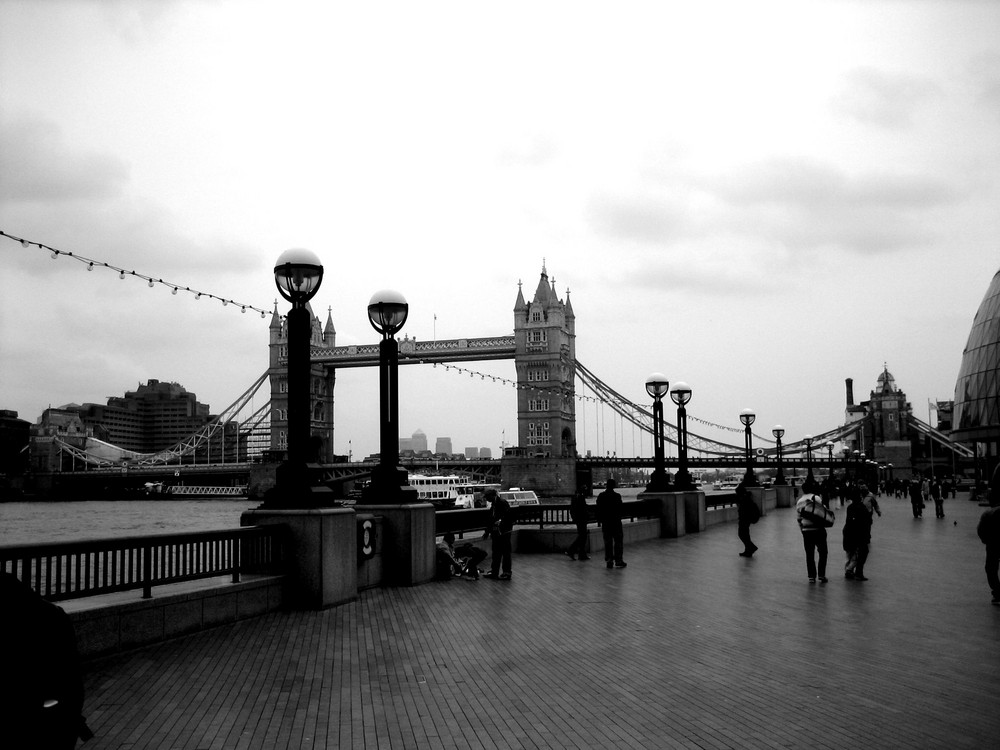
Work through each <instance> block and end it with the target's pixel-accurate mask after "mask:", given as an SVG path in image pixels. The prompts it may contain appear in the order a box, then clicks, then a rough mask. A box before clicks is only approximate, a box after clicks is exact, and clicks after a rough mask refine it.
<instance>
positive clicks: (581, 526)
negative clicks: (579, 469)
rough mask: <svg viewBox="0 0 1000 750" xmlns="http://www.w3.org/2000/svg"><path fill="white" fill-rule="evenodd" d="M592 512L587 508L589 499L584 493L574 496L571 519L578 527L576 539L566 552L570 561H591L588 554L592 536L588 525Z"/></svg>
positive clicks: (570, 508)
mask: <svg viewBox="0 0 1000 750" xmlns="http://www.w3.org/2000/svg"><path fill="white" fill-rule="evenodd" d="M589 516H590V510H589V509H588V507H587V497H586V495H584V494H583V492H582V491H581V492H577V493H576V494H575V495H573V499H572V500H571V501H570V504H569V517H570V518H571V519H572V520H573V523H574V524H575V525H576V539H574V540H573V543H572V544H571V545H569V549H568V550H566V554H567V555H569V559H570V560H576V559H578V558H579V559H580V560H589V559H590V555H588V554H587V542H588V541H589V537H590V534H589V533H588V531H587V523H588V522H589V520H590V518H589Z"/></svg>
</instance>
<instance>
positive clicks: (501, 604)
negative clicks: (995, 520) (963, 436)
mask: <svg viewBox="0 0 1000 750" xmlns="http://www.w3.org/2000/svg"><path fill="white" fill-rule="evenodd" d="M882 508H883V513H884V515H883V517H882V518H876V520H875V525H874V529H873V544H872V554H871V558H870V561H869V564H868V567H867V571H866V572H867V574H868V575H869V576H870V578H871V580H870V581H868V582H864V583H862V582H854V581H847V580H845V579H844V578H843V573H842V561H843V553H842V551H841V549H840V530H841V524H842V522H843V518H844V512H843V509H839V508H838V509H837V510H838V513H837V516H838V517H837V525H836V526H835V527H834V529H832V530H831V537H830V539H831V545H830V546H831V565H830V570H829V575H830V582H829V583H828V584H825V585H823V584H810V583H808V581H807V580H806V573H805V563H804V559H803V553H802V545H801V536H800V533H799V531H798V527H797V526H796V524H795V520H794V513H793V511H791V510H788V509H782V510H777V511H773V512H772V513H771V514H769V515H768V516H767V517H765V518H763V519H762V520H761V522H760V523H758V524H757V525H756V526H754V527H753V536H754V540H755V542H756V543H757V544H758V545H759V546H760V548H761V549H760V552H758V553H757V555H756V556H755V557H754V558H753V559H749V560H748V559H744V558H741V557H738V556H737V554H736V553H737V552H738V551H739V549H740V547H739V544H738V542H737V540H736V528H735V526H734V525H724V526H717V527H712V528H710V529H709V530H708V531H706V532H704V533H702V534H698V535H689V536H686V537H683V538H680V539H670V540H661V541H650V542H645V543H642V544H636V545H632V546H631V547H628V548H626V550H625V553H626V554H625V557H626V560H627V561H628V563H629V567H628V568H627V569H624V570H607V569H606V568H605V566H604V564H603V562H602V561H601V560H599V559H597V557H595V558H594V559H593V560H591V561H589V562H570V561H569V560H568V558H566V557H565V556H562V555H520V556H518V555H515V557H514V579H513V581H510V582H496V581H488V580H481V581H479V582H466V581H462V580H453V581H448V582H443V583H431V584H427V585H423V586H419V587H416V588H409V589H379V590H374V591H369V592H366V593H364V594H362V596H361V597H360V598H359V599H358V600H357V601H356V602H353V603H350V604H347V605H344V606H341V607H337V608H335V609H331V610H327V611H325V612H318V613H278V614H271V615H267V616H264V617H260V618H257V619H252V620H247V621H242V622H239V623H237V624H234V625H229V626H225V627H221V628H218V629H216V630H212V631H208V632H204V633H200V634H196V635H192V636H189V637H185V638H182V639H179V640H176V641H173V642H170V643H166V644H162V645H158V646H154V647H149V648H144V649H142V650H140V651H136V652H133V653H131V654H128V655H125V656H120V657H114V658H110V659H106V660H102V661H97V662H93V663H91V664H90V665H88V675H87V679H86V687H87V703H86V715H87V718H88V721H89V723H90V726H91V728H92V729H93V730H94V731H95V732H96V734H97V737H96V738H95V739H93V740H91V741H90V742H89V743H87V744H86V745H85V746H84V747H86V748H88V750H98V748H157V749H158V750H162V749H165V748H268V749H270V748H300V747H306V748H335V747H341V748H456V749H462V750H464V749H465V748H480V747H485V748H640V747H641V748H674V747H678V748H772V747H795V748H836V749H837V750H843V748H850V747H863V748H997V747H1000V707H998V695H1000V606H994V605H991V604H990V597H989V592H988V590H987V587H986V583H985V576H984V573H983V562H984V549H983V546H982V545H981V544H980V543H979V540H978V539H977V538H976V536H975V522H976V520H977V519H978V517H979V514H980V513H981V512H982V510H983V509H982V508H980V507H978V506H977V505H975V504H974V503H970V502H968V501H967V500H966V499H965V496H964V495H960V496H959V499H957V500H949V501H947V503H946V507H945V512H946V513H947V518H946V519H945V520H943V521H941V520H937V519H935V518H934V517H933V510H932V509H931V514H930V517H927V515H926V513H925V517H924V518H923V519H922V520H920V521H917V520H914V519H913V518H912V516H911V514H910V510H909V504H908V503H907V502H905V501H903V500H894V499H889V498H883V499H882ZM954 521H957V522H958V524H957V525H954Z"/></svg>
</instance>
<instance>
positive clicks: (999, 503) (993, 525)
mask: <svg viewBox="0 0 1000 750" xmlns="http://www.w3.org/2000/svg"><path fill="white" fill-rule="evenodd" d="M990 484H991V487H990V509H989V510H987V511H984V512H983V515H982V516H980V517H979V525H978V526H976V533H977V534H978V535H979V540H980V541H981V542H982V543H983V544H985V545H986V582H987V583H988V584H989V586H990V591H991V592H992V593H993V603H994V604H1000V571H998V569H1000V467H997V469H996V470H995V471H994V472H993V481H992V482H991V483H990Z"/></svg>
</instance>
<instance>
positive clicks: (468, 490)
mask: <svg viewBox="0 0 1000 750" xmlns="http://www.w3.org/2000/svg"><path fill="white" fill-rule="evenodd" d="M486 490H496V491H497V492H499V491H500V485H499V484H487V483H486V482H480V483H478V484H459V485H456V486H455V494H456V498H455V507H456V508H485V507H486V501H485V500H484V499H483V493H485V492H486Z"/></svg>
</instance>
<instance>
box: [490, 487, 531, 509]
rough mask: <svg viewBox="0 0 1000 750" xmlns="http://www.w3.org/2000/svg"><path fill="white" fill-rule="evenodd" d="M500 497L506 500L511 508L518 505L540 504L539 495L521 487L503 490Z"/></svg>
mask: <svg viewBox="0 0 1000 750" xmlns="http://www.w3.org/2000/svg"><path fill="white" fill-rule="evenodd" d="M500 497H502V498H503V499H504V500H506V501H507V503H508V504H509V505H510V507H511V508H516V507H517V506H518V505H539V502H538V495H536V494H535V493H534V492H533V491H531V490H522V489H521V488H520V487H511V488H510V489H509V490H501V492H500Z"/></svg>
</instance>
